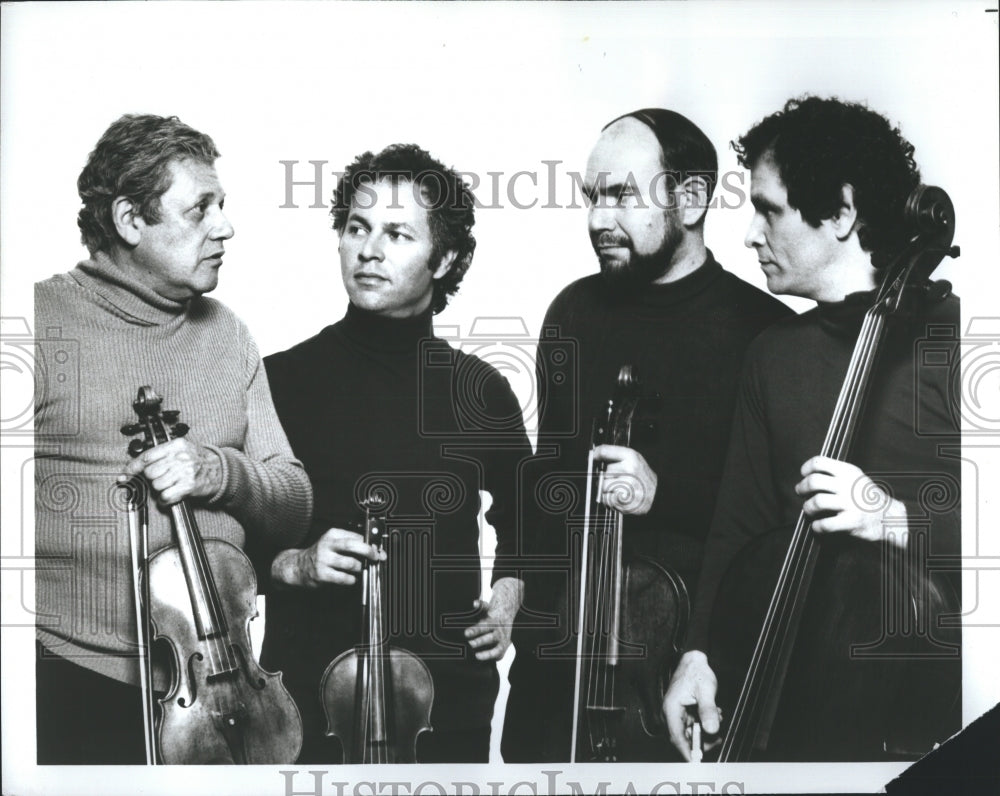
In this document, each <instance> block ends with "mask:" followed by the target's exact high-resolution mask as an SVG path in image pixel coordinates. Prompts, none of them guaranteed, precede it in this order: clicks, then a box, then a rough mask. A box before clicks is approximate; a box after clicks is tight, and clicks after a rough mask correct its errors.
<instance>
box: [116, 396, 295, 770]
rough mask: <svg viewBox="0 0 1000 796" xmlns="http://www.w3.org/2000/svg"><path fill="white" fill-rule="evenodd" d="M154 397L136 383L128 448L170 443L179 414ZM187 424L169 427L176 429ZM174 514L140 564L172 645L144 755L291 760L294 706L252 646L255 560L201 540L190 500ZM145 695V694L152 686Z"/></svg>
mask: <svg viewBox="0 0 1000 796" xmlns="http://www.w3.org/2000/svg"><path fill="white" fill-rule="evenodd" d="M160 404H161V400H160V398H159V396H157V395H156V393H155V392H153V390H152V389H151V388H149V387H140V388H139V394H138V396H137V398H136V400H135V402H134V403H133V407H134V408H135V410H136V413H137V414H138V416H139V419H140V422H139V423H136V424H130V425H126V426H125V427H123V428H122V433H124V434H126V435H133V434H137V433H140V432H142V433H143V439H142V440H139V439H136V440H133V442H132V443H131V444H130V445H129V452H130V453H131V454H132V455H133V456H137V455H139V454H140V453H141V452H142V451H143V450H146V449H148V448H150V447H153V446H155V445H162V444H165V443H167V442H169V441H170V439H171V434H170V431H168V428H167V423H168V422H169V423H174V424H176V419H177V415H178V413H177V412H176V411H171V412H162V413H161V411H160ZM186 432H187V427H186V426H184V425H183V424H176V425H175V426H174V433H175V434H176V436H182V435H183V434H185V433H186ZM170 512H171V516H172V520H173V529H174V540H175V541H174V544H171V545H169V546H167V547H165V548H162V549H161V550H158V551H157V552H156V553H154V554H152V555H150V556H149V557H148V559H147V560H146V561H145V562H144V563H143V564H141V565H140V568H141V572H142V576H141V578H142V580H143V581H144V582H143V583H141V584H140V586H142V587H143V588H141V589H140V591H141V592H144V593H143V594H142V597H143V599H142V601H141V602H142V603H144V604H145V606H146V612H147V615H148V618H149V624H150V626H151V630H152V636H153V638H155V639H157V640H159V641H161V642H162V643H164V644H165V645H166V646H167V647H168V648H169V649H170V651H171V653H172V681H171V687H170V690H169V692H168V693H167V695H166V696H165V697H164V698H162V699H160V700H159V715H158V716H157V717H156V722H155V725H156V726H155V731H154V732H153V733H152V734H153V736H155V745H154V748H155V750H156V759H155V760H152V761H150V762H158V763H165V764H188V765H191V764H212V763H215V764H240V765H246V764H277V763H294V762H295V761H296V759H297V758H298V755H299V751H300V750H301V748H302V719H301V716H300V714H299V709H298V707H297V706H296V704H295V701H294V700H293V699H292V697H291V695H290V694H289V693H288V691H287V689H286V688H285V687H284V685H283V683H282V681H281V675H280V674H271V673H268V672H265V671H264V670H263V669H261V668H260V666H259V665H258V664H257V661H256V659H255V658H254V656H253V653H252V648H251V645H250V633H249V625H250V620H252V619H253V618H254V617H255V616H257V605H256V598H257V579H256V576H255V573H254V569H253V565H252V564H251V563H250V560H249V559H248V558H247V557H246V555H244V553H243V552H242V551H241V550H240V549H239V548H238V547H236V546H235V545H233V544H230V543H229V542H226V541H223V540H220V539H208V540H205V539H202V537H201V533H200V531H199V530H198V526H197V523H196V522H195V520H194V516H193V514H192V512H191V510H190V508H189V506H188V505H187V502H186V501H180V502H179V503H177V504H174V505H172V506H171V507H170ZM147 655H148V652H147ZM147 663H148V661H147ZM147 679H148V678H147ZM146 687H147V688H150V687H151V685H150V684H149V683H147V685H146ZM143 699H144V701H150V696H149V694H144V695H143Z"/></svg>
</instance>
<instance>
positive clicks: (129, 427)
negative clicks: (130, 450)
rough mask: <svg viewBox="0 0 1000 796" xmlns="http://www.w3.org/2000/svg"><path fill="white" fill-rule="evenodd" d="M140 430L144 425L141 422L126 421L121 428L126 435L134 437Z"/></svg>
mask: <svg viewBox="0 0 1000 796" xmlns="http://www.w3.org/2000/svg"><path fill="white" fill-rule="evenodd" d="M140 431H142V425H141V424H139V423H126V424H125V425H124V426H122V428H121V432H122V434H124V435H125V436H126V437H134V436H135V435H136V434H138V433H139V432H140Z"/></svg>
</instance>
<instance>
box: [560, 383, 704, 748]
mask: <svg viewBox="0 0 1000 796" xmlns="http://www.w3.org/2000/svg"><path fill="white" fill-rule="evenodd" d="M649 403H650V401H649V400H648V399H646V398H644V397H643V396H642V394H641V387H640V383H639V380H638V378H637V377H636V375H635V372H634V369H633V368H632V366H631V365H625V366H623V367H622V368H621V370H620V371H619V374H618V381H617V387H616V390H615V396H614V398H612V399H611V400H610V401H608V404H607V407H606V411H605V412H604V413H603V414H602V415H601V416H599V417H598V418H597V419H595V421H594V425H593V433H592V435H591V443H592V446H591V453H590V456H589V459H588V470H589V473H588V479H587V496H586V501H587V504H586V515H585V526H586V527H585V533H584V536H583V551H582V561H583V566H582V569H581V578H580V594H579V600H580V602H579V624H578V627H579V632H578V634H577V650H576V673H575V677H574V708H573V729H572V747H571V758H570V760H571V762H588V761H592V762H616V761H624V760H634V761H658V760H669V759H673V758H674V754H673V751H672V749H671V746H670V742H669V740H668V737H667V729H666V724H665V722H664V720H663V716H662V711H661V708H660V706H661V705H662V703H663V694H664V691H665V690H666V684H667V682H668V680H669V677H670V673H671V669H672V666H673V665H674V663H675V662H676V658H677V655H678V646H679V644H680V642H681V639H682V638H683V636H684V632H685V630H686V627H687V622H688V615H689V600H688V594H687V588H686V587H685V585H684V581H683V580H682V579H681V578H680V577H679V576H678V575H677V574H676V573H674V572H672V571H671V570H669V569H667V568H665V567H663V566H661V565H660V564H659V563H657V562H655V561H653V560H651V559H648V558H645V557H642V556H630V557H626V555H625V552H624V546H623V534H622V529H623V524H624V523H623V517H622V514H621V512H619V511H617V510H615V509H612V508H609V507H608V506H606V505H605V504H604V503H603V502H602V500H601V499H600V496H601V493H602V490H603V487H604V478H605V464H604V463H603V462H597V461H595V459H594V455H593V449H594V448H596V447H597V446H598V445H602V444H613V445H624V446H629V445H630V442H631V438H632V430H633V426H634V425H635V423H636V420H637V417H638V416H639V415H640V412H641V411H643V410H644V409H645V408H646V407H648V405H649Z"/></svg>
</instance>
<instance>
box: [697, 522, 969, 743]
mask: <svg viewBox="0 0 1000 796" xmlns="http://www.w3.org/2000/svg"><path fill="white" fill-rule="evenodd" d="M789 537H790V529H788V528H783V529H777V530H775V531H772V532H770V533H767V534H763V535H762V536H759V537H757V538H756V539H754V540H753V541H752V542H751V543H750V544H748V545H747V547H746V548H744V549H743V551H741V553H740V555H739V556H738V557H737V558H736V559H735V560H734V562H733V565H732V566H731V567H730V569H729V571H728V573H727V575H726V577H725V579H724V580H723V582H722V585H721V588H720V590H719V593H718V596H717V599H716V604H715V611H714V613H713V619H712V634H711V638H710V647H709V656H710V660H712V661H715V662H717V665H716V668H715V672H716V675H717V677H718V681H719V691H718V698H717V702H718V704H719V707H720V708H721V709H722V711H723V715H726V716H730V715H732V711H733V710H734V709H735V702H736V697H737V696H738V695H739V692H740V685H741V684H742V682H743V677H744V676H745V674H746V672H747V669H748V666H749V663H750V660H751V657H752V654H753V651H754V644H755V642H756V641H757V637H758V633H759V628H760V625H761V618H762V617H763V616H764V615H765V613H766V611H767V607H768V603H769V601H770V599H771V596H772V593H773V591H774V584H775V582H776V581H777V578H778V571H779V569H780V565H781V562H782V559H783V558H784V556H785V554H786V552H787V550H788V541H789ZM819 548H820V551H819V556H818V559H817V564H816V569H815V571H814V572H813V576H812V583H811V589H810V591H809V594H808V596H807V598H806V599H805V601H804V604H803V608H802V619H801V627H800V629H799V634H798V640H797V644H796V647H795V650H794V652H793V653H792V655H791V658H790V661H789V666H788V672H787V674H786V677H785V682H784V687H783V689H782V693H781V696H780V699H779V700H778V701H777V702H776V704H775V714H774V719H773V724H772V726H771V728H770V732H769V734H768V736H767V738H766V739H762V742H760V743H757V744H754V745H753V747H752V748H751V749H750V750H749V753H748V756H747V757H748V759H749V760H750V761H754V762H777V761H788V760H809V761H813V762H840V761H863V760H871V761H874V760H900V759H913V758H915V757H917V756H919V755H921V754H923V753H925V752H926V751H928V750H929V749H930V748H931V747H932V746H933V744H934V743H935V742H937V741H940V740H941V739H940V738H939V737H938V736H937V735H936V734H935V732H936V729H937V726H938V724H939V717H940V716H942V715H947V714H948V713H949V712H954V711H956V710H958V709H960V705H959V692H958V690H957V689H956V687H955V686H956V683H955V682H954V678H953V676H952V673H953V668H954V667H953V661H954V656H953V654H951V653H953V652H954V651H955V650H954V648H957V643H958V635H959V631H958V629H957V628H956V629H954V630H952V631H950V632H949V631H948V630H947V629H942V628H932V626H931V622H932V617H937V616H941V615H946V614H957V612H958V610H959V600H958V597H957V595H956V594H955V592H954V591H953V590H951V589H950V588H949V587H948V584H947V583H946V582H945V581H943V580H941V581H936V580H934V581H932V580H931V579H929V578H928V577H927V576H926V573H921V572H919V571H917V570H915V569H914V568H912V567H910V566H909V562H907V561H906V560H905V556H904V555H903V554H902V552H901V551H898V550H895V549H893V548H890V547H888V546H887V545H876V544H873V543H870V542H865V541H861V540H858V539H854V538H853V537H850V536H844V535H840V534H833V535H828V536H824V537H822V538H821V539H820V541H819ZM887 572H891V573H893V576H892V577H886V573H887ZM883 606H885V607H886V609H887V610H882V607H883ZM887 616H890V617H895V620H896V624H895V626H893V625H892V624H891V623H890V624H887V622H886V618H887ZM949 646H950V647H953V649H948V647H949ZM915 661H918V662H917V663H916V665H914V662H915Z"/></svg>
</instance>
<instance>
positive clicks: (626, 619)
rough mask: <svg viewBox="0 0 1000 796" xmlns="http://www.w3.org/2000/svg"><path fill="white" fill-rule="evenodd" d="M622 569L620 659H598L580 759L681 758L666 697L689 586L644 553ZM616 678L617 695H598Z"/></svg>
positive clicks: (588, 690)
mask: <svg viewBox="0 0 1000 796" xmlns="http://www.w3.org/2000/svg"><path fill="white" fill-rule="evenodd" d="M623 572H624V578H623V581H624V582H623V584H622V586H623V588H622V605H621V612H622V622H621V632H620V638H619V657H618V661H617V663H615V664H608V663H607V661H606V660H605V659H597V660H596V661H593V666H592V668H591V669H590V674H589V677H588V678H587V680H588V682H589V683H590V685H589V687H588V686H585V687H584V688H583V691H582V694H581V700H582V704H581V708H580V712H581V723H582V729H581V731H580V732H579V734H578V737H577V746H576V761H577V762H616V761H617V762H627V761H632V762H653V761H668V760H675V759H678V758H676V757H675V754H674V752H673V749H672V747H671V746H670V743H669V741H668V740H667V734H666V733H667V729H666V724H665V722H664V720H663V710H662V704H663V694H664V692H665V691H666V686H667V682H668V681H669V678H670V665H671V663H672V661H674V659H675V658H676V656H677V651H678V647H679V645H680V643H681V641H682V639H683V636H684V630H685V628H686V625H687V619H688V614H689V598H688V593H687V589H686V587H685V585H684V582H683V581H682V580H681V579H680V577H679V576H678V575H676V574H675V573H673V572H671V571H670V570H667V569H665V568H664V567H662V566H660V565H659V564H658V563H657V562H655V561H653V560H651V559H647V558H644V557H636V558H634V559H632V560H631V561H628V562H627V563H626V564H625V565H624V568H623ZM589 663H590V662H588V661H586V660H584V662H583V665H584V667H588V664H589ZM609 683H613V686H612V687H611V688H610V689H609V690H610V691H612V692H613V699H610V700H609V699H607V698H603V699H595V698H593V697H594V695H595V692H597V691H599V690H600V689H599V688H598V684H609ZM588 694H589V695H590V697H588Z"/></svg>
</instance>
